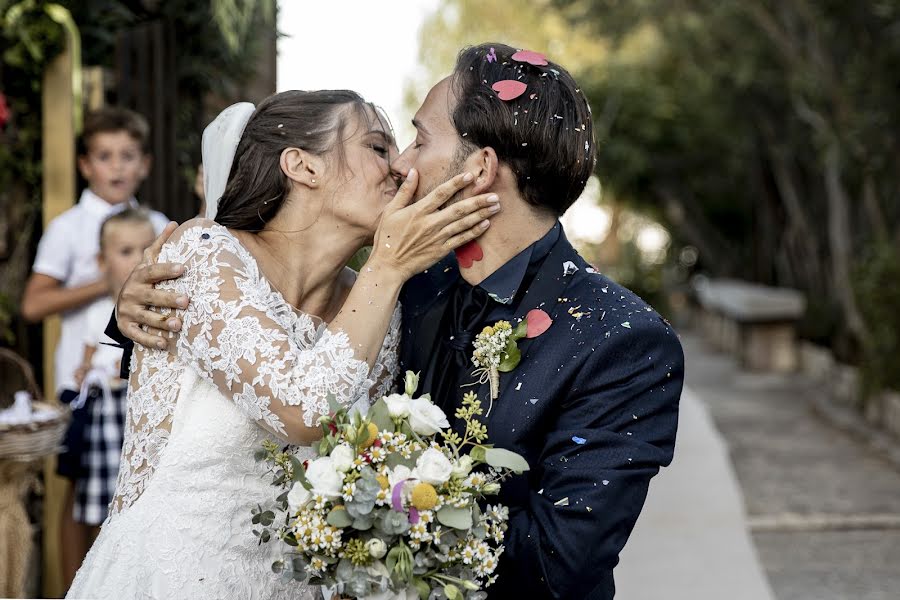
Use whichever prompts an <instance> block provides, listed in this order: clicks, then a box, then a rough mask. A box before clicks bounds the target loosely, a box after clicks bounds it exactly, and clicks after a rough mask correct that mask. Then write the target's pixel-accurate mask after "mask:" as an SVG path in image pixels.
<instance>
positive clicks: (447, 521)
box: [437, 506, 472, 530]
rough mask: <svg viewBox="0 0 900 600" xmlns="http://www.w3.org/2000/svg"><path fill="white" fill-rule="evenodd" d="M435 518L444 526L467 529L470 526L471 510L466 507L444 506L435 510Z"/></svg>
mask: <svg viewBox="0 0 900 600" xmlns="http://www.w3.org/2000/svg"><path fill="white" fill-rule="evenodd" d="M437 520H438V521H439V522H440V523H441V525H444V526H446V527H453V528H454V529H461V530H467V529H469V528H470V527H471V526H472V511H471V509H468V508H456V507H454V506H445V507H444V508H442V509H440V510H439V511H437Z"/></svg>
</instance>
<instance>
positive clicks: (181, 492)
mask: <svg viewBox="0 0 900 600" xmlns="http://www.w3.org/2000/svg"><path fill="white" fill-rule="evenodd" d="M159 260H160V261H161V262H178V263H183V264H185V266H186V269H185V271H186V272H185V275H184V276H183V277H182V278H180V279H178V280H175V281H173V282H169V283H167V284H166V285H165V286H161V287H166V288H167V289H172V290H177V291H179V292H182V293H184V294H187V295H188V296H190V298H191V304H190V307H189V308H188V309H187V310H186V311H178V312H179V316H181V317H182V319H183V321H184V326H183V329H182V333H181V334H179V335H178V339H177V344H176V345H177V352H175V353H174V354H173V353H169V352H161V351H158V350H152V349H140V348H139V349H137V350H136V351H135V355H134V359H135V360H134V362H133V363H132V372H131V378H130V381H129V390H128V402H129V405H128V422H127V429H126V435H125V444H124V447H123V450H122V463H121V468H120V472H119V480H118V485H117V488H116V497H115V499H114V500H113V503H112V505H111V506H110V515H109V517H108V518H107V520H106V522H105V523H104V525H103V529H102V530H101V533H100V536H99V537H98V539H97V541H96V542H95V543H94V545H93V548H92V549H91V551H90V553H89V554H88V555H87V557H86V558H85V561H84V563H83V564H82V566H81V569H80V570H79V571H78V574H77V576H76V577H75V581H74V583H73V584H72V587H71V589H70V590H69V594H68V596H67V597H69V598H115V599H120V598H148V599H149V598H152V599H162V598H167V599H168V598H191V599H195V598H236V599H237V598H241V599H243V598H264V599H276V598H291V599H294V600H298V599H304V598H313V597H315V596H316V594H317V593H318V592H317V590H314V589H312V588H308V587H306V586H304V585H302V584H299V583H297V582H284V581H282V580H281V579H280V578H279V577H278V576H277V575H275V574H274V573H272V570H271V564H272V562H273V560H274V559H275V558H276V557H275V550H276V548H275V547H276V546H277V545H278V542H275V543H272V542H270V543H269V544H263V545H262V546H259V545H257V540H256V538H255V537H254V536H253V534H252V527H251V524H250V517H251V513H250V510H251V508H252V507H254V506H256V504H257V503H263V502H266V501H269V500H271V499H272V497H273V494H274V492H275V488H273V487H272V486H271V485H270V484H269V483H268V481H267V478H265V477H264V467H262V465H261V464H260V463H257V462H255V461H254V459H253V453H254V451H255V450H257V449H259V448H260V447H261V443H262V442H263V440H265V439H267V438H268V439H276V438H282V439H283V436H284V434H285V426H286V425H289V424H290V423H298V422H300V421H302V422H303V423H305V424H306V425H307V426H309V425H312V424H314V422H315V420H316V419H317V418H318V416H319V415H320V414H322V413H324V412H327V411H328V401H327V396H328V395H329V394H332V395H333V396H334V397H335V398H336V399H337V400H338V401H339V402H341V403H342V404H344V405H350V404H351V403H354V402H365V403H367V402H368V398H369V393H370V391H371V392H372V395H373V396H375V397H377V395H380V394H382V393H384V392H386V391H387V387H388V386H389V385H390V382H391V380H392V379H393V377H394V376H395V375H396V371H397V345H398V341H399V307H398V309H397V310H395V312H394V316H393V319H392V322H391V326H390V329H389V332H388V335H387V336H386V338H385V342H384V346H383V348H382V351H381V354H380V356H379V358H378V361H377V363H376V366H375V367H374V369H372V371H371V373H370V370H369V368H368V366H367V365H366V364H365V363H364V362H361V361H359V360H356V359H355V358H354V355H353V350H352V349H351V348H350V346H349V340H348V338H347V336H346V335H344V334H342V333H337V334H334V333H331V332H329V331H328V330H327V329H325V326H324V324H323V323H321V322H320V321H319V320H317V319H316V318H315V317H312V316H310V315H308V314H304V313H302V312H299V311H296V310H295V309H293V308H292V307H291V306H290V305H288V304H287V303H286V302H285V300H284V298H283V297H282V296H281V294H279V293H278V292H277V291H275V290H273V289H272V288H271V287H270V285H269V283H268V281H267V280H266V279H265V278H264V277H263V275H262V274H261V273H260V270H259V267H258V265H257V263H256V261H255V260H254V258H253V257H252V255H251V254H250V253H249V251H248V250H247V249H246V248H245V247H244V246H242V245H241V244H240V242H239V241H238V240H237V238H235V237H234V236H233V235H232V234H231V233H229V232H228V231H227V230H226V229H225V228H223V227H221V226H219V225H216V224H214V223H213V222H211V221H207V220H196V221H193V222H192V224H190V225H189V226H183V227H182V229H180V230H179V231H177V232H176V233H175V234H174V235H173V237H172V239H171V240H170V242H169V243H168V244H167V245H166V246H165V247H164V248H163V251H162V254H161V255H160V258H159ZM182 313H183V314H182ZM376 382H378V383H377V384H376ZM373 386H374V387H377V388H378V389H372V388H373ZM298 452H299V453H300V454H301V455H302V456H301V459H303V458H308V457H310V456H312V454H313V451H312V450H311V449H310V448H309V447H303V448H300V449H299V451H298Z"/></svg>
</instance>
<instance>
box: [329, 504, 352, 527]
mask: <svg viewBox="0 0 900 600" xmlns="http://www.w3.org/2000/svg"><path fill="white" fill-rule="evenodd" d="M325 522H326V523H328V524H329V525H331V526H332V527H340V528H344V527H349V526H350V524H351V523H353V519H351V518H350V515H348V514H347V509H345V508H337V507H335V508H332V509H331V512H329V513H328V516H327V517H325Z"/></svg>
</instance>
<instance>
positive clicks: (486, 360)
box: [471, 308, 553, 416]
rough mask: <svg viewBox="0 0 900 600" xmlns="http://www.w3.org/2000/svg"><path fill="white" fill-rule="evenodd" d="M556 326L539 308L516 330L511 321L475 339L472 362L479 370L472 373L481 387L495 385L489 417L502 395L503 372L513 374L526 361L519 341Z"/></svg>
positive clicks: (526, 316)
mask: <svg viewBox="0 0 900 600" xmlns="http://www.w3.org/2000/svg"><path fill="white" fill-rule="evenodd" d="M552 323H553V319H551V318H550V315H548V314H547V313H545V312H544V311H542V310H541V309H539V308H536V309H534V310H532V311H529V313H528V314H527V315H525V318H524V319H522V321H521V322H520V323H519V324H518V325H517V326H516V327H515V328H513V326H512V325H510V324H509V321H497V322H496V323H494V324H493V325H490V326H488V327H485V328H484V329H483V330H482V331H481V333H479V334H478V335H477V336H475V342H474V345H475V351H474V352H473V353H472V363H473V364H474V365H475V366H476V367H477V368H476V369H475V371H473V372H472V376H473V377H475V378H476V383H478V384H484V383H488V382H490V384H491V405H490V406H489V407H488V411H487V415H490V414H491V408H493V406H494V400H496V399H497V396H499V395H500V373H509V372H510V371H512V370H513V369H515V368H516V367H517V366H519V361H520V360H522V353H521V352H520V351H519V346H518V342H519V340H521V339H522V338H526V339H531V338H536V337H537V336H539V335H541V334H542V333H544V332H545V331H547V329H549V328H550V325H551V324H552ZM471 385H474V384H471ZM487 415H485V416H487Z"/></svg>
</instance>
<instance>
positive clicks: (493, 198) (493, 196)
mask: <svg viewBox="0 0 900 600" xmlns="http://www.w3.org/2000/svg"><path fill="white" fill-rule="evenodd" d="M487 201H488V202H500V196H498V195H497V194H491V195H490V196H488V197H487Z"/></svg>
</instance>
